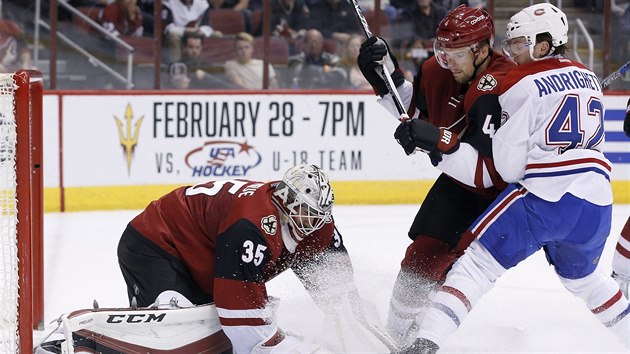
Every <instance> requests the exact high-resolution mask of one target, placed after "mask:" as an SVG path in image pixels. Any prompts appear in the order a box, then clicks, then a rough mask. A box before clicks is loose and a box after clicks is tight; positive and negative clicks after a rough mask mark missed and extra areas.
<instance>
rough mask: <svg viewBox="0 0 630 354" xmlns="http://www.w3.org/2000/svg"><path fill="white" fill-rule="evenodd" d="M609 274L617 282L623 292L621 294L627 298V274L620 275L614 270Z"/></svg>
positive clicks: (628, 281)
mask: <svg viewBox="0 0 630 354" xmlns="http://www.w3.org/2000/svg"><path fill="white" fill-rule="evenodd" d="M610 276H611V277H612V278H613V279H615V281H616V282H617V284H619V288H620V289H621V292H622V293H623V295H624V296H625V297H626V299H627V298H628V289H630V278H629V277H627V276H624V275H621V274H619V273H615V272H612V274H611V275H610Z"/></svg>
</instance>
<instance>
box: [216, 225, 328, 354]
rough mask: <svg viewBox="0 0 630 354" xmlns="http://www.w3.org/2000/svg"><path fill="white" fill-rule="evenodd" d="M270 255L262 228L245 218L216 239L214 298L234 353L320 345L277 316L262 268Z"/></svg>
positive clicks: (297, 349) (305, 350)
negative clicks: (285, 328)
mask: <svg viewBox="0 0 630 354" xmlns="http://www.w3.org/2000/svg"><path fill="white" fill-rule="evenodd" d="M270 258H271V254H270V252H269V250H268V249H267V242H266V240H265V238H264V237H263V235H262V234H261V232H260V230H259V229H258V228H257V227H256V226H255V225H253V224H252V223H251V222H249V221H247V220H244V219H241V220H239V221H237V222H236V223H235V224H234V225H232V226H231V227H230V228H229V229H227V230H226V231H225V232H223V233H222V234H221V235H219V237H218V238H217V244H216V271H215V278H214V301H215V304H216V307H217V311H218V313H219V321H220V323H221V327H222V328H223V331H224V332H225V334H226V335H227V336H228V338H229V339H230V341H231V342H232V346H233V348H234V352H236V353H269V354H273V353H280V352H292V353H309V352H311V351H313V350H314V349H316V348H317V346H315V345H313V344H310V343H307V342H304V341H303V340H302V339H301V338H299V337H296V336H293V335H290V334H286V333H284V332H282V331H281V330H280V329H279V328H278V324H277V322H276V321H275V320H274V317H275V307H277V305H276V304H275V303H274V301H272V300H270V299H269V297H268V296H267V289H266V287H265V278H264V275H263V269H264V268H265V266H267V265H268V263H269V262H270Z"/></svg>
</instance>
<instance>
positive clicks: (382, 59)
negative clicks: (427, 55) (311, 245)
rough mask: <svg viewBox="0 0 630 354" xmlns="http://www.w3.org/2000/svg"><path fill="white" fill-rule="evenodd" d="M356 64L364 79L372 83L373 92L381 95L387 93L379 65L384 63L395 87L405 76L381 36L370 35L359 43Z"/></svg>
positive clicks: (401, 82) (400, 83) (403, 80)
mask: <svg viewBox="0 0 630 354" xmlns="http://www.w3.org/2000/svg"><path fill="white" fill-rule="evenodd" d="M357 64H358V65H359V69H361V73H363V76H365V79H366V80H367V81H368V82H369V83H370V85H372V88H373V89H374V93H376V94H377V95H379V96H381V97H383V96H385V95H386V94H388V93H389V91H388V90H387V85H386V84H385V80H387V79H386V78H384V77H382V76H381V68H380V66H381V65H383V64H384V65H385V68H386V69H387V71H388V72H389V73H390V75H391V77H392V81H393V82H394V85H395V86H396V87H398V86H400V85H402V84H403V82H405V76H404V75H403V73H402V70H401V69H400V67H399V66H398V60H396V57H394V55H393V54H392V52H391V51H390V50H389V46H388V45H387V43H386V42H385V41H384V40H383V39H382V38H379V37H370V38H368V39H366V40H365V41H364V42H363V43H361V49H360V50H359V56H358V57H357Z"/></svg>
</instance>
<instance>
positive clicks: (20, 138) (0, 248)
mask: <svg viewBox="0 0 630 354" xmlns="http://www.w3.org/2000/svg"><path fill="white" fill-rule="evenodd" d="M42 91H43V80H42V75H41V73H39V72H37V71H19V72H17V73H14V74H0V209H1V211H0V237H1V243H0V267H2V269H0V277H1V278H2V289H1V290H0V335H1V338H0V352H1V353H19V352H21V353H28V352H32V348H33V330H34V329H43V319H44V318H43V317H44V313H43V310H44V303H43V290H44V277H43V274H44V267H43V198H42V193H43V174H42V167H43V166H42V164H43V114H42V113H43V112H42V104H43V103H42V102H43V98H42Z"/></svg>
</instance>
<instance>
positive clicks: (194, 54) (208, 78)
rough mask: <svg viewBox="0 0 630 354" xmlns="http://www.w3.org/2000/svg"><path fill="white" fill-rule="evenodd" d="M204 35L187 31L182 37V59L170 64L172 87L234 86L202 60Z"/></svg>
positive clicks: (225, 87) (207, 87)
mask: <svg viewBox="0 0 630 354" xmlns="http://www.w3.org/2000/svg"><path fill="white" fill-rule="evenodd" d="M203 39H204V36H203V35H202V34H200V33H197V32H185V33H184V36H183V37H182V45H181V48H182V53H181V60H180V61H177V62H174V63H171V64H170V65H169V79H170V84H171V88H175V89H211V88H212V89H227V88H233V86H232V85H230V84H229V83H228V82H227V81H225V80H223V79H221V78H219V77H218V76H215V75H213V74H211V73H210V72H209V71H210V67H209V65H204V64H203V63H202V61H201V53H202V49H203Z"/></svg>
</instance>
